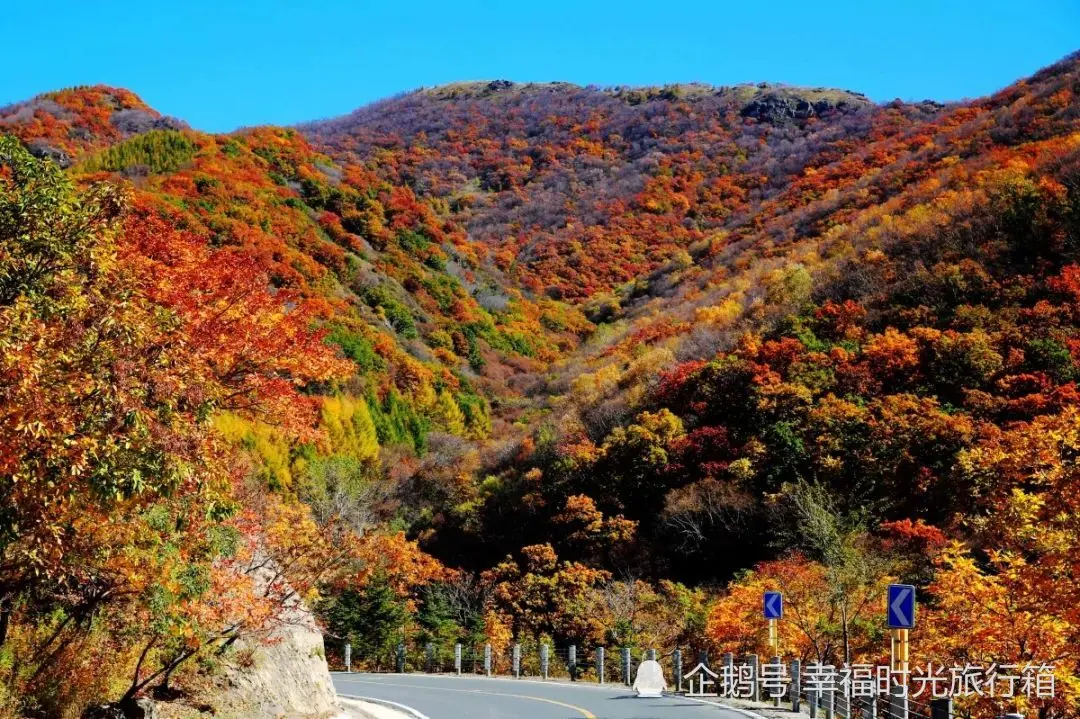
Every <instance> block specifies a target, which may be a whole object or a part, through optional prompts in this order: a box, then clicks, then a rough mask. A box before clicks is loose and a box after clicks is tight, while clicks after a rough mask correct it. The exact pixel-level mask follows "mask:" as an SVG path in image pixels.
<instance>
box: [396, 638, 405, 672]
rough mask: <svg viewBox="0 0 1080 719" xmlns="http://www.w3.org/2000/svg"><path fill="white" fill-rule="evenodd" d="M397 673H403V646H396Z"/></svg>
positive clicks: (402, 644)
mask: <svg viewBox="0 0 1080 719" xmlns="http://www.w3.org/2000/svg"><path fill="white" fill-rule="evenodd" d="M397 673H398V674H404V673H405V644H404V643H401V644H398V645H397Z"/></svg>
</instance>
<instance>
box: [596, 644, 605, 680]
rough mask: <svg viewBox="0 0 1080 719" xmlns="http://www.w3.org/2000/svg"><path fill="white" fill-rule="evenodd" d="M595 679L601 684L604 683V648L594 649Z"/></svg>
mask: <svg viewBox="0 0 1080 719" xmlns="http://www.w3.org/2000/svg"><path fill="white" fill-rule="evenodd" d="M596 677H597V679H598V680H599V682H600V683H601V684H603V683H604V648H603V647H597V648H596Z"/></svg>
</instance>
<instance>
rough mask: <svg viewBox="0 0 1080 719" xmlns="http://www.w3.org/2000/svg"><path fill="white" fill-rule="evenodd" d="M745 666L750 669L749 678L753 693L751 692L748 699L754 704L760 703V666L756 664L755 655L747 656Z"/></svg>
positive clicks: (756, 658) (756, 656)
mask: <svg viewBox="0 0 1080 719" xmlns="http://www.w3.org/2000/svg"><path fill="white" fill-rule="evenodd" d="M746 664H747V665H748V666H749V667H750V676H751V679H752V681H753V691H752V692H751V697H750V699H751V700H752V701H755V702H759V701H761V681H760V680H761V672H759V671H758V668H759V666H760V664H759V662H758V655H757V654H747V655H746Z"/></svg>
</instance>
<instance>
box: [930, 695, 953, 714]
mask: <svg viewBox="0 0 1080 719" xmlns="http://www.w3.org/2000/svg"><path fill="white" fill-rule="evenodd" d="M952 713H953V711H952V699H950V698H948V697H945V698H942V699H931V700H930V719H952Z"/></svg>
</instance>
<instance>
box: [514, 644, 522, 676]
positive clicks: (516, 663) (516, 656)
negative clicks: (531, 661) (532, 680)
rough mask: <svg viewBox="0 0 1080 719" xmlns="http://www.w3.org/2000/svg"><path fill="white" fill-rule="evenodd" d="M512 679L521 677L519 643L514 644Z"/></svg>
mask: <svg viewBox="0 0 1080 719" xmlns="http://www.w3.org/2000/svg"><path fill="white" fill-rule="evenodd" d="M513 656H514V679H521V645H520V644H515V645H514V655H513Z"/></svg>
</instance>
